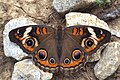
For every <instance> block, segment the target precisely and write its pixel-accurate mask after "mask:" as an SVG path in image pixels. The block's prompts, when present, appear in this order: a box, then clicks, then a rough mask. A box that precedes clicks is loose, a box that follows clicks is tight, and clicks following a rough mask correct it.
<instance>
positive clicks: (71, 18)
mask: <svg viewBox="0 0 120 80" xmlns="http://www.w3.org/2000/svg"><path fill="white" fill-rule="evenodd" d="M65 17H66V26H67V27H69V26H74V25H89V26H95V27H99V28H102V29H105V30H108V31H110V29H109V27H108V25H107V23H106V22H104V21H103V20H100V19H99V18H97V17H96V16H95V15H92V14H88V13H79V12H71V13H68V14H66V16H65Z"/></svg>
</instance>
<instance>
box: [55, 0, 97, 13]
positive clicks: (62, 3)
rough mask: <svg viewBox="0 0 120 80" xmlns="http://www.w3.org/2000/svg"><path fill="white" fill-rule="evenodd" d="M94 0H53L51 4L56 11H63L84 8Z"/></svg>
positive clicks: (94, 0)
mask: <svg viewBox="0 0 120 80" xmlns="http://www.w3.org/2000/svg"><path fill="white" fill-rule="evenodd" d="M95 2H96V0H54V1H53V6H54V8H55V9H56V10H57V12H60V13H64V12H67V11H69V10H76V9H83V8H84V9H85V8H87V7H88V6H89V5H91V4H92V3H95Z"/></svg>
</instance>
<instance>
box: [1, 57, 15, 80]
mask: <svg viewBox="0 0 120 80" xmlns="http://www.w3.org/2000/svg"><path fill="white" fill-rule="evenodd" d="M15 62H16V60H15V59H13V58H12V57H5V56H0V80H10V79H11V76H12V72H13V68H14V64H15Z"/></svg>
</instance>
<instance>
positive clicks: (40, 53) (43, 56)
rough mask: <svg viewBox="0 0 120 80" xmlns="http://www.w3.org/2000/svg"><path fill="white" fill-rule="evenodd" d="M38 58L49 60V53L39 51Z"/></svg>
mask: <svg viewBox="0 0 120 80" xmlns="http://www.w3.org/2000/svg"><path fill="white" fill-rule="evenodd" d="M38 57H39V59H40V60H45V59H46V58H47V52H46V51H45V50H43V49H42V50H39V51H38Z"/></svg>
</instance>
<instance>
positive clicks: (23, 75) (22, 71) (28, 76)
mask: <svg viewBox="0 0 120 80" xmlns="http://www.w3.org/2000/svg"><path fill="white" fill-rule="evenodd" d="M51 78H52V73H48V72H43V71H41V70H40V69H38V68H37V67H36V66H35V65H34V64H33V63H32V61H31V60H30V59H25V60H23V61H20V62H17V63H16V64H15V66H14V71H13V74H12V79H11V80H50V79H51Z"/></svg>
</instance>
